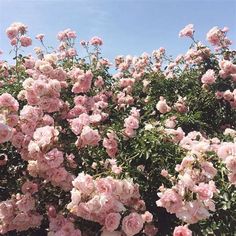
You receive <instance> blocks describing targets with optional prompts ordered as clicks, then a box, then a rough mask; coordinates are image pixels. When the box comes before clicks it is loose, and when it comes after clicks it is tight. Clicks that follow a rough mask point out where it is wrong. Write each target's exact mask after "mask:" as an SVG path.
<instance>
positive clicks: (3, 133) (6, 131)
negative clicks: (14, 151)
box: [0, 123, 13, 143]
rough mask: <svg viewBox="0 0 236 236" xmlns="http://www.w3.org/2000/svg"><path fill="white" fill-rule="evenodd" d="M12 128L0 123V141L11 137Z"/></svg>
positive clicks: (2, 141)
mask: <svg viewBox="0 0 236 236" xmlns="http://www.w3.org/2000/svg"><path fill="white" fill-rule="evenodd" d="M12 134H13V133H12V129H11V128H10V127H9V126H8V125H5V124H3V123H0V143H5V142H7V141H9V140H10V139H11V137H12Z"/></svg>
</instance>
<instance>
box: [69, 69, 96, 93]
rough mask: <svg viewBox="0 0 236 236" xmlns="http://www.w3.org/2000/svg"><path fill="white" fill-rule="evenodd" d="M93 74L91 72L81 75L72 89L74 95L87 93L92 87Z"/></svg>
mask: <svg viewBox="0 0 236 236" xmlns="http://www.w3.org/2000/svg"><path fill="white" fill-rule="evenodd" d="M92 78H93V74H92V72H91V71H87V72H86V73H85V74H83V75H79V76H78V78H77V82H76V83H75V84H74V86H73V88H72V92H73V93H87V92H88V91H89V90H90V88H91V85H92Z"/></svg>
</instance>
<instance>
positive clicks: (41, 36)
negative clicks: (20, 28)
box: [35, 34, 45, 41]
mask: <svg viewBox="0 0 236 236" xmlns="http://www.w3.org/2000/svg"><path fill="white" fill-rule="evenodd" d="M44 36H45V35H44V34H37V35H36V37H35V38H36V39H38V40H40V41H42V40H43V38H44Z"/></svg>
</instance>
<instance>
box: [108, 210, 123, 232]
mask: <svg viewBox="0 0 236 236" xmlns="http://www.w3.org/2000/svg"><path fill="white" fill-rule="evenodd" d="M120 220H121V215H120V214H119V213H110V214H108V215H107V216H106V219H105V228H106V230H107V231H109V232H113V231H114V230H116V229H117V228H118V226H119V225H120Z"/></svg>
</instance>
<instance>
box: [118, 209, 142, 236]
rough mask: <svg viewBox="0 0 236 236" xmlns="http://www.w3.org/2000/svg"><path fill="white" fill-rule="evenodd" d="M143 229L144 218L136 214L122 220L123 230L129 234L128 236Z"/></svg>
mask: <svg viewBox="0 0 236 236" xmlns="http://www.w3.org/2000/svg"><path fill="white" fill-rule="evenodd" d="M142 228H143V219H142V217H141V216H140V215H139V214H138V213H136V212H134V213H130V214H129V215H128V216H125V217H124V218H123V220H122V230H123V231H124V232H125V233H126V234H127V236H132V235H135V234H137V233H139V232H140V231H141V230H142Z"/></svg>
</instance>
